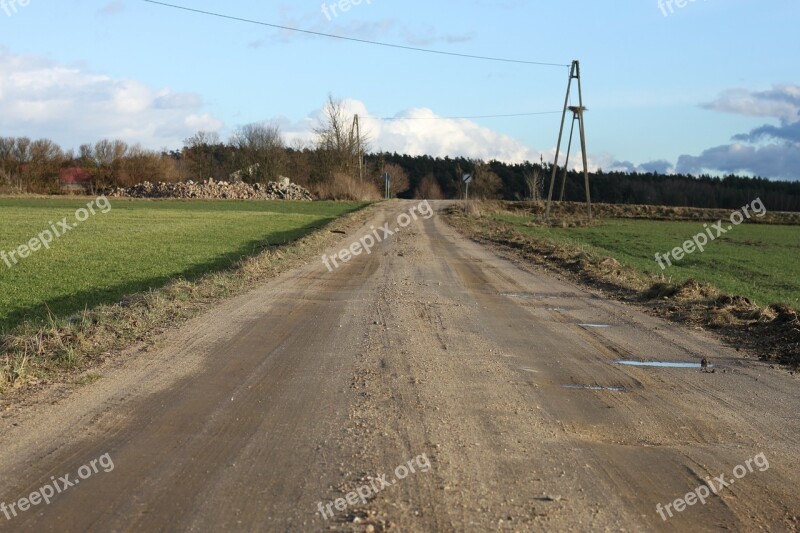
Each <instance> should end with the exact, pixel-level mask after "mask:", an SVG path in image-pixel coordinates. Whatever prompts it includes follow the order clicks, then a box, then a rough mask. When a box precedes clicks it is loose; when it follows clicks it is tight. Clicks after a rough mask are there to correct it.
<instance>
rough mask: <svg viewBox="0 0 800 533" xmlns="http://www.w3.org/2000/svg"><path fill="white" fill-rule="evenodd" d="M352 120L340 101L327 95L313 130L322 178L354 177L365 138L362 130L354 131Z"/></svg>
mask: <svg viewBox="0 0 800 533" xmlns="http://www.w3.org/2000/svg"><path fill="white" fill-rule="evenodd" d="M354 118H355V117H354V116H353V115H351V114H349V113H348V112H347V110H346V109H345V108H344V103H343V102H342V101H341V100H335V99H334V98H333V96H328V103H327V104H326V105H325V115H324V117H323V119H322V122H321V124H319V125H318V126H317V127H316V128H314V133H315V134H316V136H317V150H318V152H319V155H320V157H321V158H322V161H321V163H322V172H323V174H324V175H325V176H326V177H327V176H332V175H333V174H334V173H337V172H341V173H344V174H347V175H349V176H355V175H356V172H357V170H358V166H359V158H360V157H362V156H363V154H364V153H366V152H367V150H368V147H369V136H368V135H367V133H366V132H365V131H361V132H357V131H356V128H355V121H354Z"/></svg>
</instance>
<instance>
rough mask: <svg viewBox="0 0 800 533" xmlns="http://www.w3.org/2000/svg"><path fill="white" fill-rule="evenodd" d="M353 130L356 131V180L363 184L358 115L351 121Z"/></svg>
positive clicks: (362, 161) (362, 159)
mask: <svg viewBox="0 0 800 533" xmlns="http://www.w3.org/2000/svg"><path fill="white" fill-rule="evenodd" d="M353 129H354V130H355V131H356V152H357V155H358V179H359V180H360V181H361V183H364V151H363V150H364V149H363V147H362V146H361V126H360V124H359V123H358V115H356V116H355V118H354V119H353Z"/></svg>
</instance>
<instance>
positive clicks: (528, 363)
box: [0, 202, 800, 531]
mask: <svg viewBox="0 0 800 533" xmlns="http://www.w3.org/2000/svg"><path fill="white" fill-rule="evenodd" d="M413 205H416V204H413V203H403V202H392V203H389V204H385V205H384V207H383V208H382V209H381V210H379V212H378V214H377V215H376V217H375V218H373V219H372V220H370V221H369V222H368V224H367V225H366V226H365V227H364V228H362V229H361V230H358V231H356V232H354V233H352V234H350V235H348V236H347V238H346V239H344V240H342V241H341V242H339V243H337V245H336V246H332V248H331V253H336V252H337V251H338V250H339V249H340V248H341V247H344V246H345V245H349V244H350V243H351V242H355V241H357V240H358V239H359V238H361V237H362V236H365V235H367V234H373V235H374V233H373V230H372V229H371V226H374V227H375V228H380V227H382V226H383V225H384V223H385V222H388V223H389V228H390V229H393V228H395V227H397V217H398V215H400V214H402V213H407V212H408V211H409V209H410V208H411V207H412V206H413ZM596 326H610V327H596ZM703 357H706V358H707V359H708V360H709V362H710V363H711V364H712V365H715V367H714V368H713V370H714V372H713V373H712V372H710V371H706V372H703V371H701V369H700V368H666V367H661V368H659V367H634V366H624V365H621V364H618V363H617V362H616V361H618V360H622V359H629V360H636V361H671V362H690V363H699V362H700V361H701V359H702V358H703ZM117 360H118V361H119V362H118V363H116V364H114V365H113V366H112V365H109V366H108V367H106V368H104V369H103V370H102V374H103V378H102V379H101V380H99V381H98V382H97V383H94V384H92V385H89V386H85V387H82V388H80V389H78V390H77V391H75V392H71V393H69V394H65V395H62V396H61V397H59V398H57V399H55V400H53V403H52V404H47V405H36V406H33V407H30V408H27V409H23V410H22V411H20V412H19V413H18V414H16V415H14V416H13V417H11V418H7V419H4V426H3V430H2V436H0V471H2V473H3V475H2V479H0V502H5V504H6V505H8V504H12V503H13V504H14V505H15V506H16V507H14V509H13V510H14V512H16V513H17V516H13V513H9V514H10V516H11V519H10V520H8V519H6V517H5V516H4V515H3V514H2V512H4V511H2V510H1V509H0V530H2V531H317V530H328V529H334V530H337V529H344V530H349V529H355V530H375V531H380V530H381V529H382V528H385V527H393V528H395V530H398V531H492V530H503V531H539V530H548V531H552V530H558V531H562V530H576V531H585V530H602V529H614V530H628V531H642V530H665V531H666V530H676V529H677V530H689V529H691V530H693V531H703V530H721V529H728V530H756V529H764V528H766V529H770V530H774V531H790V530H796V528H797V527H798V522H797V520H798V518H797V517H798V516H800V495H798V492H797V488H798V487H799V486H800V472H799V471H798V468H797V464H798V463H797V461H798V457H800V438H799V437H800V387H798V385H799V384H798V379H797V377H796V376H792V375H790V374H789V373H787V372H786V371H784V370H780V369H770V368H768V367H766V366H764V365H763V364H760V363H758V362H756V361H754V360H752V359H747V358H745V357H743V356H742V355H740V354H737V352H736V351H735V350H733V349H730V348H726V347H723V346H721V345H719V344H718V343H717V342H715V341H714V340H713V339H712V338H711V337H709V336H707V335H706V334H704V333H703V332H699V331H689V330H685V329H680V328H677V327H674V326H671V325H669V324H668V323H665V322H663V321H661V320H658V319H654V318H651V317H648V316H646V315H644V314H642V313H640V312H639V311H637V310H636V309H633V308H630V307H626V306H624V305H622V304H618V303H615V302H612V301H608V300H606V299H604V298H602V297H601V296H598V295H596V294H594V293H592V292H588V291H586V290H584V289H581V288H578V287H576V286H574V285H571V284H569V283H566V282H562V281H559V280H557V279H554V278H552V277H550V276H548V275H544V274H541V273H537V272H531V271H524V270H521V269H520V268H518V267H517V266H515V265H513V264H512V263H510V262H508V261H505V260H503V259H500V258H498V257H497V256H495V255H493V254H492V253H490V252H489V251H487V250H486V249H484V248H481V247H480V246H478V245H477V244H474V243H472V242H470V241H468V240H466V239H464V238H463V237H460V236H459V235H457V234H455V232H454V231H453V230H452V229H450V228H449V227H448V226H447V225H446V224H445V223H444V222H443V221H442V220H441V219H440V218H439V217H437V216H434V217H432V218H430V219H427V220H424V219H420V220H419V221H417V222H415V223H413V224H411V225H410V226H409V227H407V228H405V229H400V230H399V231H398V232H397V233H396V234H394V235H392V236H390V237H388V238H387V240H386V242H384V243H382V244H379V245H377V246H375V248H373V250H372V252H371V253H370V254H368V255H367V254H361V255H359V256H358V257H355V258H353V259H352V260H351V261H350V262H348V263H346V264H344V265H342V266H341V267H340V268H338V269H334V270H333V271H332V272H331V271H329V270H328V269H327V268H326V267H325V266H324V265H323V263H322V261H314V262H312V263H310V264H308V265H306V266H305V267H303V268H300V269H298V270H295V271H292V272H289V273H287V274H285V275H283V276H281V277H280V278H278V279H276V280H274V281H272V282H269V283H267V284H265V285H263V286H261V287H257V288H255V289H254V290H253V291H252V292H250V293H249V294H247V295H245V296H242V297H239V298H235V299H232V300H230V301H228V302H226V303H224V304H223V305H221V306H219V307H217V308H215V309H214V310H213V311H211V312H209V313H207V314H205V315H204V316H202V317H200V318H198V319H196V320H193V321H192V322H190V323H188V324H187V325H185V326H184V327H181V328H180V329H177V330H175V331H174V332H172V333H169V334H167V335H165V337H164V339H163V340H162V341H161V343H160V344H159V345H158V346H157V348H156V349H154V350H150V351H147V352H142V353H130V354H126V355H123V356H120V357H119V358H118V359H117ZM12 423H13V424H15V425H12ZM106 454H107V455H106ZM99 458H104V459H102V460H100V462H98V459H99ZM754 458H755V459H754ZM748 460H749V462H748ZM92 461H94V466H92ZM112 462H113V468H112V467H111V466H110V465H111V463H112ZM766 462H768V468H766ZM84 465H86V467H84ZM399 466H402V468H397V467H399ZM82 467H83V468H82ZM737 467H738V468H737ZM412 468H413V470H414V472H411V469H412ZM742 469H744V475H741V476H740V477H736V475H737V474H742V472H743V471H742ZM95 470H96V472H95ZM86 474H89V475H86ZM382 474H385V477H383V478H381V475H382ZM65 475H69V478H68V479H67V480H66V481H68V482H69V483H73V484H74V486H66V487H64V486H62V485H67V483H66V482H63V483H61V485H59V486H58V488H59V489H62V490H61V492H60V493H56V494H55V495H54V496H52V497H51V498H48V499H50V501H51V503H50V504H46V503H44V502H40V503H39V504H38V505H35V506H33V507H32V508H31V509H29V510H27V511H24V510H21V507H27V506H26V505H24V503H23V505H20V502H19V500H20V499H21V498H28V499H31V498H30V497H29V496H30V495H31V493H33V492H34V491H39V490H40V488H42V487H43V486H45V485H47V484H52V483H58V482H59V481H58V480H59V479H62V478H63V476H65ZM721 475H722V476H724V477H723V478H722V481H724V482H726V483H728V484H729V486H727V487H724V486H722V485H723V484H722V483H721V482H720V481H715V480H716V479H718V478H719V477H720V476H721ZM707 479H708V481H706V480H707ZM78 482H79V484H78ZM709 482H710V483H712V484H713V485H714V488H715V489H719V490H718V493H717V494H713V493H711V494H710V495H709V496H708V497H706V498H704V499H705V504H702V503H700V502H697V501H696V502H695V504H694V505H687V506H686V507H685V508H684V509H683V510H682V511H680V508H683V507H684V506H683V505H681V504H680V502H678V503H677V504H676V503H675V500H677V499H679V498H683V499H686V500H687V503H688V501H689V500H692V499H693V498H691V497H689V498H687V497H686V496H687V493H690V492H694V491H696V489H698V488H700V487H706V489H708V488H709V485H708V483H709ZM365 487H369V488H368V489H365ZM377 489H381V490H380V491H379V492H377ZM356 490H359V491H361V493H362V494H364V495H365V496H366V495H367V493H368V492H369V493H371V494H369V495H368V496H366V499H367V503H366V504H365V503H362V501H361V500H358V501H357V499H356V498H354V497H353V496H352V495H351V498H350V499H351V502H350V503H348V502H347V499H346V495H347V494H348V493H349V492H350V491H356ZM705 492H711V491H710V489H709V490H707V491H704V490H703V489H701V490H700V491H699V494H701V495H702V494H705ZM40 494H41V491H40ZM695 494H698V492H696V493H695ZM337 498H344V499H343V500H339V501H338V502H337V501H336V500H337ZM36 499H38V498H36V497H35V496H34V498H33V500H36ZM342 502H344V505H343V504H342ZM352 502H355V503H352ZM659 504H660V505H661V509H662V512H663V514H664V516H665V517H666V520H663V519H662V517H661V516H660V514H659V512H657V505H659ZM668 504H669V505H670V507H667V508H666V511H663V510H664V509H665V507H666V506H667V505H668ZM337 506H338V507H339V509H338V510H337ZM329 512H330V514H331V515H333V516H330V515H328V513H329ZM323 514H325V515H326V516H328V518H327V519H325V518H323ZM669 514H672V515H673V516H672V517H670V516H669Z"/></svg>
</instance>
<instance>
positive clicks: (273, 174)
mask: <svg viewBox="0 0 800 533" xmlns="http://www.w3.org/2000/svg"><path fill="white" fill-rule="evenodd" d="M230 145H231V146H232V147H233V148H234V149H235V150H236V157H237V159H236V160H237V164H238V165H239V167H240V169H241V170H245V171H246V172H244V173H243V174H244V175H245V176H247V177H249V180H248V181H252V182H263V181H275V180H276V179H277V178H278V176H279V175H280V171H281V168H282V166H283V164H284V163H285V159H286V157H285V156H286V149H285V145H284V142H283V137H282V136H281V130H280V127H279V126H278V125H275V124H271V125H266V124H248V125H246V126H243V127H241V128H239V129H238V130H237V131H236V133H234V134H233V136H232V137H231V140H230Z"/></svg>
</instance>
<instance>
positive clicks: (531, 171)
mask: <svg viewBox="0 0 800 533" xmlns="http://www.w3.org/2000/svg"><path fill="white" fill-rule="evenodd" d="M368 159H371V160H373V161H377V160H383V161H385V162H386V163H391V164H392V165H396V166H397V167H400V168H402V169H403V170H404V171H405V173H406V174H407V175H408V176H409V187H408V191H406V192H404V193H401V194H400V195H399V196H400V197H404V198H412V197H413V195H414V191H417V190H418V189H419V188H420V186H421V185H422V181H423V180H424V179H425V177H426V176H427V177H428V178H429V179H430V178H431V177H435V178H436V181H437V184H438V186H439V188H440V189H441V191H442V197H444V198H460V197H463V195H464V187H463V184H462V176H463V175H464V174H473V175H475V179H476V180H481V181H482V182H483V183H479V184H478V187H475V188H471V189H470V191H471V194H470V195H471V196H472V191H475V194H477V195H478V196H481V197H486V198H502V199H505V200H526V199H531V198H533V197H538V198H541V197H545V198H546V197H547V193H548V191H549V187H550V176H551V173H552V165H551V164H548V163H545V164H544V167H543V166H542V165H540V164H538V163H537V164H531V163H527V164H514V165H511V164H506V163H501V162H498V161H491V162H489V163H484V162H481V161H474V160H469V159H464V158H456V159H451V158H443V159H442V158H433V157H429V156H408V155H399V154H381V155H376V156H369V157H368ZM798 172H800V169H798ZM536 174H538V180H536V182H533V180H532V178H533V176H534V175H536ZM798 177H800V174H799V175H798ZM562 178H563V168H559V171H558V175H557V178H556V186H555V188H554V191H555V192H554V197H555V199H558V198H559V196H560V188H561V180H562ZM589 182H590V190H591V195H592V201H594V202H600V203H610V204H648V205H668V206H681V207H706V208H720V209H738V208H739V207H741V206H742V205H744V204H745V203H748V202H751V201H752V200H754V199H755V198H761V200H762V201H763V202H764V204H765V205H767V206H768V207H769V209H771V210H774V211H800V181H798V182H786V181H772V180H768V179H765V178H747V177H740V176H726V177H712V176H699V177H695V176H688V175H680V174H669V175H666V174H653V173H627V172H604V171H602V170H600V171H598V172H595V173H590V174H589ZM532 186H533V187H532ZM471 187H472V186H471ZM532 188H534V189H536V190H535V191H533V192H532V190H531V189H532ZM564 199H565V200H567V201H584V199H585V192H584V180H583V173H581V172H569V174H568V177H567V183H566V187H565V194H564Z"/></svg>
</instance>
